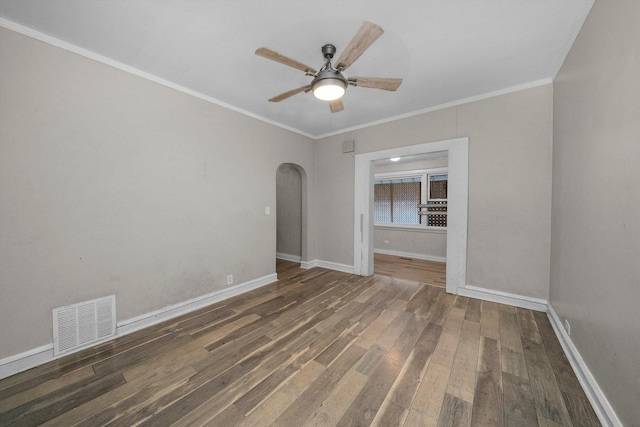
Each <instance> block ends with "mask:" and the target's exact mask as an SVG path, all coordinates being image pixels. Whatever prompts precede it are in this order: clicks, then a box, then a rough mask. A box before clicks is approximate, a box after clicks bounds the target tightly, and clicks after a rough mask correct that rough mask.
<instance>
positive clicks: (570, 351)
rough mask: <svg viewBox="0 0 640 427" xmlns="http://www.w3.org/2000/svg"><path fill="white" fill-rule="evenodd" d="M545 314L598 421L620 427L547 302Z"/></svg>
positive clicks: (600, 390)
mask: <svg viewBox="0 0 640 427" xmlns="http://www.w3.org/2000/svg"><path fill="white" fill-rule="evenodd" d="M547 316H548V317H549V320H550V321H551V325H552V326H553V329H554V331H555V332H556V335H557V336H558V340H559V341H560V345H562V349H563V350H564V353H565V354H566V356H567V359H569V363H570V364H571V367H572V368H573V371H574V372H575V374H576V376H577V377H578V381H579V382H580V385H581V386H582V389H583V390H584V392H585V394H586V395H587V398H588V399H589V402H590V403H591V406H593V410H594V411H595V413H596V415H597V416H598V419H599V420H600V423H602V425H603V426H611V427H618V426H620V427H622V423H621V422H620V419H619V418H618V416H617V415H616V413H615V411H614V410H613V408H612V407H611V404H609V401H608V400H607V397H606V396H605V395H604V393H603V392H602V389H601V388H600V386H599V385H598V383H597V382H596V380H595V378H594V377H593V375H592V374H591V371H590V370H589V367H588V366H587V364H586V363H585V362H584V360H583V359H582V356H581V355H580V352H579V351H578V349H577V348H576V346H575V345H574V344H573V341H571V337H570V336H569V335H568V334H567V331H566V330H565V329H564V328H563V327H562V322H561V321H560V318H559V317H558V315H557V314H556V312H555V310H554V309H553V307H552V306H551V303H548V304H547Z"/></svg>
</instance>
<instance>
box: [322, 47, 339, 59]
mask: <svg viewBox="0 0 640 427" xmlns="http://www.w3.org/2000/svg"><path fill="white" fill-rule="evenodd" d="M335 53H336V47H335V46H334V45H332V44H325V45H324V46H322V56H324V57H325V58H329V59H331V58H333V55H335Z"/></svg>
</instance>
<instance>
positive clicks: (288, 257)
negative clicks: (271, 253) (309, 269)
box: [276, 252, 302, 262]
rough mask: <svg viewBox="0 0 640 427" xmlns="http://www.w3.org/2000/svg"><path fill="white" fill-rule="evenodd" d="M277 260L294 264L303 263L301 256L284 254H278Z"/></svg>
mask: <svg viewBox="0 0 640 427" xmlns="http://www.w3.org/2000/svg"><path fill="white" fill-rule="evenodd" d="M276 258H278V259H283V260H285V261H293V262H300V261H302V257H301V256H300V255H291V254H285V253H284V252H276Z"/></svg>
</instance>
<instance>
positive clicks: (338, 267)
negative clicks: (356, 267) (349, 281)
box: [316, 260, 353, 274]
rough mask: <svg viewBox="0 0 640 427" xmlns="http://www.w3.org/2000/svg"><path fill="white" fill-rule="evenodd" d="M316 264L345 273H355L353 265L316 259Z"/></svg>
mask: <svg viewBox="0 0 640 427" xmlns="http://www.w3.org/2000/svg"><path fill="white" fill-rule="evenodd" d="M316 265H317V266H318V267H321V268H328V269H329V270H336V271H342V272H343V273H349V274H353V265H347V264H338V263H337V262H330V261H322V260H316Z"/></svg>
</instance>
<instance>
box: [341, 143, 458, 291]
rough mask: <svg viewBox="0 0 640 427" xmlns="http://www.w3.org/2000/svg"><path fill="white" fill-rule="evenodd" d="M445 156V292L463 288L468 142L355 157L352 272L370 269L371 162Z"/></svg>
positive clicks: (413, 147) (431, 144)
mask: <svg viewBox="0 0 640 427" xmlns="http://www.w3.org/2000/svg"><path fill="white" fill-rule="evenodd" d="M439 152H442V153H446V156H447V159H448V187H449V195H448V209H447V234H446V236H447V237H446V260H447V265H446V289H447V292H449V293H453V294H457V292H458V289H459V288H464V287H465V285H466V270H467V206H468V191H469V190H468V184H469V182H468V176H469V160H468V159H469V138H466V137H465V138H456V139H449V140H445V141H438V142H431V143H425V144H418V145H412V146H408V147H399V148H392V149H388V150H381V151H376V152H372V153H363V154H357V155H356V156H355V157H356V159H355V206H354V208H355V209H354V245H353V247H354V272H355V273H356V274H360V275H363V276H369V275H371V274H373V272H374V271H373V269H374V242H373V237H374V215H373V214H374V212H373V201H374V174H375V162H376V161H382V160H385V159H390V158H395V157H406V156H416V155H428V154H431V153H439Z"/></svg>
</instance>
